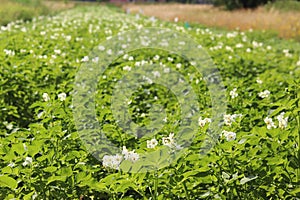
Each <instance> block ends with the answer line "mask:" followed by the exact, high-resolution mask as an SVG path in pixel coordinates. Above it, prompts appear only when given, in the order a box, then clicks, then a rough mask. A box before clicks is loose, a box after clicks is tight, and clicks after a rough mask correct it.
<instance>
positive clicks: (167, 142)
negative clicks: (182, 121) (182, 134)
mask: <svg viewBox="0 0 300 200" xmlns="http://www.w3.org/2000/svg"><path fill="white" fill-rule="evenodd" d="M173 137H174V133H170V134H169V136H168V137H163V138H162V143H163V145H165V146H168V147H172V146H174V145H175V141H174V138H173Z"/></svg>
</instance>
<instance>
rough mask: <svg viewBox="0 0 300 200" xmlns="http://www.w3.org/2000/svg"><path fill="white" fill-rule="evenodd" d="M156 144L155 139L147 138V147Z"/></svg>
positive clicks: (152, 146) (151, 147)
mask: <svg viewBox="0 0 300 200" xmlns="http://www.w3.org/2000/svg"><path fill="white" fill-rule="evenodd" d="M157 144H158V142H157V140H156V139H155V138H153V139H152V140H147V148H150V149H153V148H154V147H156V145H157Z"/></svg>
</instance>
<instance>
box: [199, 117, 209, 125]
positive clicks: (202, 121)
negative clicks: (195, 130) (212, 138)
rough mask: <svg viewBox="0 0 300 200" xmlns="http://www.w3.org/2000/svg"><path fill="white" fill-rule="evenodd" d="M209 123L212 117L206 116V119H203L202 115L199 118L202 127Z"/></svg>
mask: <svg viewBox="0 0 300 200" xmlns="http://www.w3.org/2000/svg"><path fill="white" fill-rule="evenodd" d="M207 123H211V119H210V118H204V119H202V117H200V118H199V119H198V124H199V126H200V127H204V126H205V124H207Z"/></svg>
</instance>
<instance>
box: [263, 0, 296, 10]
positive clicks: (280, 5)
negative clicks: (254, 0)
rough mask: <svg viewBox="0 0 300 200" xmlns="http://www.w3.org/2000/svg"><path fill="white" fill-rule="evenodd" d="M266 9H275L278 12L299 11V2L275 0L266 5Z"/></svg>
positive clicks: (294, 0)
mask: <svg viewBox="0 0 300 200" xmlns="http://www.w3.org/2000/svg"><path fill="white" fill-rule="evenodd" d="M266 9H268V10H271V9H276V10H280V11H286V12H288V11H298V12H299V11H300V1H297V0H289V1H283V0H277V1H274V2H272V3H268V4H267V5H266Z"/></svg>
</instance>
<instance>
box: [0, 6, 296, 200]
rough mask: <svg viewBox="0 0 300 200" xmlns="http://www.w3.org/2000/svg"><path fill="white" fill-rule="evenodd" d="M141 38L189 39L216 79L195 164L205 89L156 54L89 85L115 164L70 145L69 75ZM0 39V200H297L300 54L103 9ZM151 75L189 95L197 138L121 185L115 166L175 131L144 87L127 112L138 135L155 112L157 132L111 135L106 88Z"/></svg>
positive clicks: (170, 115) (77, 12) (170, 58)
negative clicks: (113, 47)
mask: <svg viewBox="0 0 300 200" xmlns="http://www.w3.org/2000/svg"><path fill="white" fill-rule="evenodd" d="M145 27H161V28H167V29H171V30H174V31H177V32H180V33H183V34H186V35H187V36H188V37H191V38H193V40H194V41H195V42H197V43H198V44H200V45H201V46H202V48H204V49H205V50H206V51H207V52H208V54H209V55H210V57H211V58H212V61H213V63H214V64H215V66H216V67H217V69H218V70H219V72H220V74H221V77H222V82H223V84H224V86H225V89H226V91H225V92H226V100H227V105H225V106H226V113H224V114H223V116H222V130H221V131H220V132H219V133H217V135H218V137H217V138H216V144H215V145H213V146H212V147H211V149H210V151H208V153H207V154H206V155H202V156H201V151H202V147H203V146H202V143H203V141H204V140H205V136H206V135H207V134H208V132H209V126H210V124H212V123H213V122H212V120H211V105H212V100H211V98H210V95H209V89H208V87H207V84H206V81H205V79H204V78H203V75H202V74H199V73H195V71H194V70H193V65H192V64H191V62H189V61H188V60H187V59H186V58H184V57H182V56H180V55H177V54H174V53H172V52H166V51H163V50H155V51H154V50H152V49H142V50H136V51H131V52H129V53H126V54H123V55H120V56H119V57H118V59H116V60H114V62H112V63H111V64H110V66H109V67H108V70H107V71H105V73H104V75H103V76H102V77H101V78H100V79H99V80H98V82H97V91H96V93H95V94H94V96H95V99H96V104H95V110H96V114H97V120H98V121H99V124H100V125H101V128H102V129H103V131H104V132H105V133H106V135H107V137H108V138H109V140H110V141H112V143H113V144H114V145H115V146H116V147H118V148H119V149H121V150H122V148H123V153H124V154H123V155H119V156H115V157H109V155H106V156H107V157H105V159H104V158H103V159H102V160H100V161H99V159H97V158H96V157H94V156H93V155H92V154H91V153H90V152H89V151H88V150H87V148H86V146H85V145H84V143H83V142H82V140H81V138H80V136H79V134H78V130H77V128H76V126H75V122H74V119H73V106H74V105H73V103H72V97H73V95H74V90H73V89H74V80H75V76H76V73H77V72H78V71H79V69H80V67H81V66H82V65H83V64H84V63H87V62H90V61H91V60H92V59H95V58H93V57H91V55H90V52H91V51H92V50H93V49H94V48H95V46H98V45H99V44H101V43H103V42H104V41H107V40H109V39H110V38H112V37H113V36H115V35H117V34H118V33H119V32H121V31H127V30H133V29H142V28H145ZM153 37H156V36H155V35H153ZM0 38H1V40H0V69H1V72H0V109H1V112H0V122H1V123H0V155H1V157H0V166H1V167H0V199H127V200H129V199H300V188H299V185H300V149H299V145H300V115H299V114H300V106H299V104H300V82H299V80H300V48H299V47H300V45H299V43H295V42H293V41H286V40H281V39H279V38H276V37H274V36H273V35H271V34H268V33H262V32H253V31H247V32H240V31H231V32H228V31H224V30H219V29H208V28H205V27H203V26H201V25H197V24H192V25H191V26H190V27H187V26H184V24H181V23H167V22H162V21H159V20H156V19H154V18H144V17H141V16H138V15H136V16H134V15H127V14H124V13H120V12H116V11H113V10H111V9H109V8H107V7H76V8H74V9H72V10H68V11H64V12H61V13H59V14H57V15H55V16H50V17H48V16H41V17H38V18H35V19H33V20H32V22H26V23H25V22H22V21H16V22H11V23H9V24H8V25H7V26H2V27H1V29H0ZM124 48H125V49H126V46H124ZM149 63H150V64H156V65H158V66H162V67H165V68H170V69H172V70H175V71H176V72H178V73H180V74H182V76H183V79H185V80H186V81H187V82H188V83H189V85H190V86H191V87H192V88H193V90H194V91H195V93H196V95H197V98H198V101H199V109H200V113H198V114H199V115H200V117H199V121H198V122H197V123H198V127H197V129H196V130H194V131H196V132H197V134H196V135H195V136H194V137H193V141H192V142H191V145H190V147H189V148H188V149H187V150H186V151H185V152H184V154H183V155H182V156H180V158H179V159H177V160H176V162H173V163H171V164H170V165H168V166H166V167H164V168H161V169H157V170H154V171H151V172H145V173H130V172H129V173H127V172H123V171H122V170H118V167H119V164H120V163H118V162H117V161H118V159H121V160H122V159H123V161H124V159H125V160H126V162H127V161H128V160H129V161H135V160H138V159H140V157H139V155H141V154H142V153H143V152H148V151H150V152H151V151H153V152H154V151H156V150H159V149H160V148H164V147H165V148H169V146H172V145H173V144H174V143H173V137H175V136H176V131H177V130H178V126H180V123H182V122H181V121H180V115H181V107H180V103H179V102H178V99H177V97H176V95H174V93H172V91H170V90H169V89H168V88H165V87H162V86H161V85H158V84H155V83H149V84H144V85H141V86H140V87H139V88H137V90H136V91H135V92H134V93H133V94H132V96H131V98H130V99H128V102H127V103H128V108H129V109H128V110H129V111H128V112H129V113H130V116H131V118H132V121H133V122H134V123H135V124H138V125H139V126H141V127H143V126H146V125H147V124H149V123H151V117H150V116H149V113H150V111H151V109H152V108H153V105H154V104H155V105H156V104H157V105H160V106H161V108H163V109H164V111H165V116H166V118H165V119H164V122H165V123H164V126H163V127H162V128H161V129H160V130H159V131H158V132H157V134H155V135H154V136H151V137H145V138H143V137H141V138H140V137H138V136H133V135H130V134H127V133H126V131H124V130H123V129H122V128H121V127H119V126H118V119H116V118H115V116H114V115H113V112H112V110H111V107H110V106H111V97H112V95H113V92H114V86H115V85H116V84H117V82H118V80H119V79H121V78H122V76H124V74H126V73H131V70H133V69H135V68H136V67H141V66H142V67H143V65H144V64H149ZM167 71H168V70H166V72H167ZM156 75H157V76H158V74H156ZM120 98H121V97H120ZM124 147H126V148H125V149H124ZM178 148H180V146H178ZM161 152H163V151H161ZM159 156H160V158H161V159H162V160H164V159H167V158H168V157H169V155H167V154H166V155H159ZM159 156H158V157H159ZM153 159H154V161H155V158H153ZM129 161H128V162H129ZM124 162H125V161H124Z"/></svg>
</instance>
